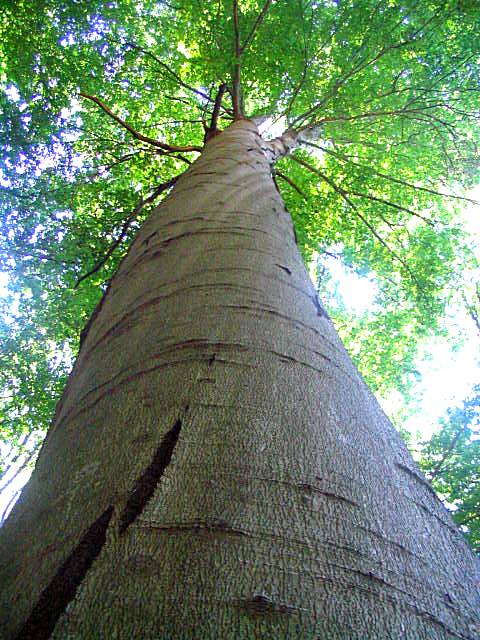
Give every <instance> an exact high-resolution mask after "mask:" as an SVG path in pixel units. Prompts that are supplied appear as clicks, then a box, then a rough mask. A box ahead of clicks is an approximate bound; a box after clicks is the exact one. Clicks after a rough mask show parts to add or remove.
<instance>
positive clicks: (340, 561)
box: [1, 0, 478, 638]
mask: <svg viewBox="0 0 480 640" xmlns="http://www.w3.org/2000/svg"><path fill="white" fill-rule="evenodd" d="M30 9H31V7H29V5H28V3H25V4H23V3H19V5H18V6H15V16H16V18H17V23H18V24H20V25H22V26H20V27H17V32H16V34H15V35H16V37H18V29H19V28H20V29H22V28H23V29H24V36H25V39H26V40H27V42H28V41H29V40H31V39H34V40H35V45H36V46H35V53H32V51H33V50H34V49H33V48H30V47H28V46H25V45H23V48H22V49H21V50H14V45H13V44H12V42H11V40H10V39H11V38H12V34H11V33H9V32H6V33H5V34H4V35H5V41H6V42H7V44H8V43H9V42H10V49H9V50H8V51H9V52H14V53H15V54H16V57H15V59H13V60H10V61H9V64H8V65H6V67H5V68H6V72H8V73H11V74H12V76H11V80H10V81H12V80H13V79H15V84H14V85H13V84H10V85H8V84H7V95H9V96H10V97H11V99H10V100H6V105H5V106H6V111H7V115H10V116H11V121H12V122H16V123H17V124H19V126H18V127H17V129H16V130H15V129H13V128H12V132H11V133H12V136H14V137H15V139H13V137H12V139H11V141H10V144H9V147H10V148H9V149H7V150H8V151H9V152H10V153H11V154H12V157H11V159H10V164H8V163H7V165H6V166H7V171H6V172H5V173H4V176H3V180H4V181H5V183H6V184H7V185H8V186H9V187H10V198H11V199H12V200H11V203H10V206H11V209H10V210H9V215H10V216H11V217H10V219H9V220H7V223H8V230H9V231H12V227H13V220H14V219H15V220H16V222H17V228H16V230H14V231H13V233H11V234H10V235H11V236H13V237H11V238H10V241H11V242H10V245H9V246H10V247H13V248H14V250H15V251H16V253H14V254H13V257H12V256H10V257H9V258H8V260H6V262H5V266H6V267H10V270H11V271H12V275H14V276H16V277H17V278H18V279H17V280H16V281H17V282H20V276H21V278H22V280H21V281H22V283H23V294H22V295H23V297H22V298H21V300H20V304H21V306H22V307H23V308H24V310H25V311H29V312H30V318H31V321H32V326H33V327H36V328H37V330H38V331H39V332H40V335H43V336H44V339H43V344H40V346H39V351H40V358H39V359H38V360H39V361H40V362H41V361H42V360H41V358H42V357H43V360H44V361H45V362H48V358H49V349H50V350H51V349H52V347H51V346H49V339H50V340H52V338H53V337H54V338H55V340H52V342H55V343H56V344H58V343H59V342H61V341H60V340H59V339H58V338H59V337H60V336H62V335H65V336H66V335H67V333H68V332H71V329H72V326H77V327H78V325H79V323H80V322H81V316H82V314H81V313H78V312H75V302H77V303H78V304H79V306H81V307H82V308H84V307H85V301H90V304H91V301H93V300H94V299H95V295H96V294H95V293H94V292H95V290H96V287H97V288H98V285H99V283H101V282H103V281H104V278H105V277H108V275H109V274H111V273H112V270H113V269H114V267H115V266H116V265H117V264H118V261H119V258H120V257H121V256H122V255H124V258H123V260H122V261H121V264H120V266H119V269H118V272H117V274H116V275H115V276H114V277H113V278H112V279H111V281H110V283H109V285H108V288H106V290H105V291H104V292H103V296H102V298H101V300H100V302H99V303H98V305H97V307H96V310H95V312H94V313H93V315H92V317H91V319H90V320H89V321H88V323H87V324H86V326H85V328H84V330H83V331H82V341H81V342H82V346H81V349H80V353H79V356H78V359H77V361H76V364H75V367H74V371H73V373H72V376H71V377H70V379H69V383H68V385H67V388H66V390H65V393H64V395H63V398H62V401H61V402H60V404H59V405H58V407H57V411H56V416H55V419H54V422H53V425H52V427H51V429H50V431H49V435H48V437H47V439H46V441H45V443H44V445H43V447H42V450H41V453H40V457H39V460H38V463H37V466H36V470H35V472H34V475H33V476H32V479H31V481H30V483H29V485H28V487H27V488H26V490H25V491H24V492H23V494H22V497H21V500H20V502H19V504H18V506H17V507H16V508H15V509H14V512H13V514H12V516H11V517H10V518H9V520H8V521H7V523H6V524H5V526H4V528H3V530H2V541H1V542H2V565H1V571H2V597H3V598H4V602H5V603H6V602H8V603H9V604H10V605H13V606H10V610H9V614H8V615H7V618H6V620H5V623H4V633H5V634H6V637H12V638H27V637H28V638H32V637H35V638H47V637H52V638H66V637H70V636H71V635H77V636H79V637H82V638H90V637H91V638H96V637H105V638H108V637H119V638H132V637H138V638H158V637H182V638H188V637H192V638H193V637H202V638H217V637H226V638H228V637H235V638H251V637H256V636H258V635H259V636H264V637H285V638H287V637H291V638H293V637H295V638H302V637H304V638H311V637H318V636H320V637H325V638H328V637H330V638H346V637H349V638H378V637H407V638H418V637H437V638H452V637H459V638H474V637H475V634H476V630H475V629H476V627H475V625H476V623H475V613H476V609H475V604H476V599H478V594H477V592H476V590H475V586H474V581H475V573H476V571H478V568H477V567H476V564H475V561H474V559H473V557H472V556H471V553H470V551H469V550H468V548H467V546H466V544H465V542H464V541H463V539H462V537H461V535H460V534H459V532H458V531H457V530H456V529H455V527H454V526H453V525H452V523H451V522H450V520H449V518H448V516H447V514H446V512H445V511H444V509H443V507H442V506H441V504H440V502H439V501H438V499H437V498H436V496H435V494H434V493H433V492H432V490H431V488H430V486H429V484H428V483H427V482H426V481H425V480H424V478H423V477H422V476H421V475H420V474H419V472H418V471H417V469H416V468H415V466H414V464H413V462H412V460H411V458H410V456H409V454H408V452H407V450H406V448H405V445H404V444H403V443H402V441H401V440H400V438H399V437H398V436H397V434H396V432H395V431H394V429H393V428H392V427H391V425H389V424H388V421H387V420H386V419H385V417H384V415H383V414H382V412H381V411H380V409H379V407H378V405H377V404H376V403H375V400H374V399H373V397H372V396H371V394H370V392H368V390H367V389H366V387H365V385H364V383H363V382H362V380H361V378H360V377H359V376H358V374H357V372H356V370H355V368H354V366H353V365H352V363H351V362H350V360H349V358H348V356H347V355H346V352H345V350H344V348H343V347H342V345H341V343H340V341H339V340H338V338H337V337H336V334H335V332H334V329H333V326H332V324H331V322H330V320H329V319H328V317H327V315H326V313H325V311H324V309H323V307H322V305H321V304H320V302H319V301H318V298H317V296H316V292H315V290H314V288H313V286H312V284H311V282H310V281H309V279H308V276H307V273H306V270H305V267H304V265H303V263H302V261H301V258H300V254H299V253H298V249H297V248H296V245H295V236H294V232H293V228H292V225H291V221H290V217H289V215H288V213H287V211H286V209H285V207H284V204H283V202H282V198H281V196H280V194H279V192H278V182H279V181H283V182H284V183H285V189H288V191H285V194H286V198H285V199H286V201H287V204H288V206H289V208H290V209H291V211H292V213H293V216H294V219H295V221H296V222H297V230H298V233H297V235H298V239H299V241H300V242H301V243H302V247H303V249H304V253H305V254H306V255H308V253H309V252H310V251H312V250H313V249H314V248H318V246H319V245H323V246H325V245H326V244H328V243H330V244H333V243H336V244H337V245H338V243H339V242H341V243H342V247H343V252H344V256H346V257H347V258H348V257H350V259H351V260H353V261H354V262H355V263H356V264H357V265H363V266H364V267H367V266H368V267H369V268H371V269H373V270H374V271H375V272H376V273H377V274H378V276H379V277H380V278H381V279H382V278H383V280H384V285H385V286H384V288H383V291H384V292H385V295H389V296H390V297H392V296H395V297H396V300H397V305H398V304H401V305H402V304H403V305H404V306H408V307H409V310H410V316H409V318H410V320H409V323H410V325H413V326H414V325H415V324H416V323H418V324H420V323H421V321H422V320H423V319H425V318H426V317H428V319H429V327H430V328H432V327H434V326H435V322H436V319H438V318H439V317H440V315H441V311H442V306H443V304H444V303H445V297H446V295H447V294H445V293H444V291H445V289H446V283H447V281H448V280H452V278H453V277H454V276H453V274H455V273H458V271H455V269H454V268H453V267H454V266H455V265H454V264H453V265H452V263H453V262H454V260H453V256H454V255H455V249H456V247H457V246H458V233H456V232H455V227H454V224H453V222H452V217H453V215H454V208H453V209H452V207H447V206H443V208H442V206H441V204H440V203H442V202H444V201H445V199H449V200H451V201H452V202H455V201H456V200H457V199H458V198H460V199H461V198H462V197H463V196H461V195H459V191H458V188H459V183H460V181H461V180H462V179H463V180H464V182H465V184H466V185H468V184H469V182H470V181H471V180H472V179H473V176H472V175H471V173H470V172H469V171H468V169H469V167H470V164H471V163H472V162H473V160H474V158H475V153H476V143H477V138H478V130H477V129H476V128H475V117H476V114H475V109H474V106H473V105H474V97H475V92H476V89H477V85H476V78H475V75H474V74H475V73H477V70H476V69H475V67H474V65H473V61H474V60H475V59H476V57H477V56H478V52H477V51H476V50H475V48H474V47H475V40H474V38H473V35H474V34H475V29H476V26H478V25H476V23H477V22H478V14H477V12H476V11H475V10H474V9H472V8H469V5H468V4H465V3H450V4H447V5H445V3H442V4H440V3H436V2H429V3H428V7H426V6H425V5H423V4H422V7H419V6H417V3H413V2H407V3H402V4H401V5H400V4H398V5H397V4H396V3H393V2H389V3H373V2H367V1H366V0H365V1H364V2H355V3H348V2H345V3H339V4H337V3H335V2H327V1H325V2H321V3H305V2H296V3H291V2H288V3H287V2H285V3H283V2H278V3H273V2H269V1H267V2H265V3H264V4H259V3H256V2H246V1H245V2H241V3H237V2H236V1H234V2H233V3H232V5H230V3H228V5H227V4H223V3H198V4H197V3H193V4H190V3H187V4H185V5H180V4H178V5H175V6H174V5H170V4H167V3H153V2H152V3H150V2H145V3H135V6H132V5H131V3H129V2H122V3H121V4H120V5H117V4H115V3H107V4H105V5H103V4H100V3H94V2H87V3H82V5H81V6H76V5H75V6H74V7H73V8H72V7H69V6H68V7H67V6H63V5H60V6H57V5H56V3H53V4H50V3H48V2H45V3H43V9H44V13H43V15H39V13H38V12H35V13H32V12H31V11H30ZM5 11H6V12H7V13H8V11H10V12H12V15H13V9H9V8H8V5H7V8H6V9H5ZM44 16H45V17H46V18H47V20H46V21H45V20H44ZM20 17H22V18H23V21H21V20H19V18H20ZM39 21H40V23H41V24H40V25H39V24H38V22H39ZM33 25H35V26H36V29H33V28H32V27H33ZM39 26H41V27H42V28H41V29H39V28H38V27H39ZM39 32H40V33H41V35H42V37H40V38H39V37H38V33H39ZM52 40H59V41H60V46H61V48H62V50H63V52H62V53H61V54H56V55H54V54H53V52H52ZM15 42H16V41H15ZM99 58H100V59H101V61H100V60H99ZM32 64H33V65H34V68H35V71H36V73H37V75H36V77H35V78H32V77H31V75H29V76H28V80H23V77H25V74H23V75H22V71H24V70H25V68H26V67H27V68H30V65H32ZM100 68H101V70H102V72H101V73H100V72H99V69H100ZM15 74H16V75H15ZM105 77H106V78H108V80H109V82H108V83H107V84H105ZM158 80H160V82H161V88H162V91H160V90H159V88H158V86H157V85H158ZM77 83H78V85H80V87H79V88H80V92H79V94H78V96H79V97H78V100H79V101H80V99H83V100H84V101H85V103H86V104H88V105H89V106H88V107H86V106H85V107H81V106H80V104H82V103H80V102H78V103H73V104H72V103H71V102H70V95H69V94H70V91H71V88H72V87H75V86H76V85H77ZM119 85H120V86H121V87H123V90H124V95H123V97H122V98H120V97H119V93H118V92H119V91H120V88H119ZM100 91H102V94H101V95H99V94H100ZM22 96H23V98H22ZM42 96H43V97H42ZM149 96H150V97H149ZM62 105H64V106H63V109H64V110H63V111H60V109H61V108H62ZM67 109H68V110H67ZM87 109H88V110H87ZM15 110H17V112H18V113H15ZM79 113H81V114H82V115H81V116H79V115H78V114H79ZM20 114H23V115H20ZM53 114H57V115H56V117H57V120H56V123H55V126H56V127H57V128H58V130H57V132H56V133H55V134H52V128H51V127H52V125H51V118H52V115H53ZM262 114H263V115H267V116H269V117H271V118H274V119H279V118H285V119H286V131H285V133H284V134H283V135H282V136H280V137H279V138H276V139H274V140H268V139H266V137H261V136H260V135H259V133H258V130H257V127H256V125H257V124H258V122H259V121H260V120H261V119H262V117H259V116H262ZM167 117H168V120H166V118H167ZM232 121H233V124H232V125H231V126H228V127H226V125H227V124H229V123H230V122H232ZM224 127H226V128H224ZM75 128H76V131H75ZM167 135H168V142H167ZM32 148H33V149H35V150H36V151H37V154H36V156H33V155H32ZM19 149H23V150H22V151H19ZM27 151H28V152H27ZM54 152H56V154H57V157H58V155H60V156H62V157H63V159H64V166H63V167H60V169H63V171H56V172H52V171H51V170H49V165H51V163H52V157H53V153H54ZM78 154H82V158H81V159H83V160H86V159H87V158H88V154H91V155H90V162H91V166H90V168H85V164H82V166H78V165H80V158H79V155H78ZM198 154H201V155H200V157H199V158H198V159H197V160H196V161H195V162H193V164H192V161H193V160H194V158H195V157H196V156H197V155H198ZM39 159H40V161H39ZM185 164H186V165H191V166H190V168H189V169H188V170H187V172H186V173H184V174H183V175H181V176H180V177H179V175H178V174H179V167H180V166H181V165H185ZM272 167H274V168H273V169H272ZM465 169H466V170H465ZM159 175H160V176H161V177H160V179H159V177H158V176H159ZM307 175H308V176H309V178H308V179H307V178H306V176H307ZM34 178H35V179H34ZM272 178H274V179H275V180H276V181H277V187H276V186H275V183H274V181H273V179H272ZM20 182H21V183H22V186H23V188H24V189H23V190H22V192H20V190H19V188H20ZM173 185H175V186H173ZM172 187H173V190H172ZM290 190H291V191H290ZM140 192H143V195H142V194H141V193H140ZM51 194H52V195H51ZM162 194H163V197H165V195H166V194H168V195H167V196H166V198H165V199H164V202H163V203H162V204H161V205H160V206H159V207H157V208H154V209H153V211H152V212H151V213H150V215H149V216H148V217H147V218H146V221H145V222H144V223H143V225H142V228H141V230H140V231H139V232H138V233H136V230H137V228H138V222H139V220H140V219H141V218H144V217H145V212H146V210H147V207H149V206H151V205H152V204H153V203H154V202H155V201H157V200H159V199H160V198H161V197H162ZM293 194H295V196H296V197H297V200H296V201H294V200H293V199H292V195H293ZM50 195H51V197H50ZM300 198H301V199H302V200H304V201H305V202H304V203H303V204H302V203H301V201H300ZM40 200H44V201H45V202H43V203H42V206H41V207H40V206H39V205H38V203H39V201H40ZM13 203H15V204H13ZM32 203H33V204H32ZM434 204H435V205H436V208H435V210H434V208H433V207H434ZM447 224H448V229H447V228H446V227H447ZM102 230H104V232H105V235H104V236H102V238H101V239H100V241H99V239H98V238H97V236H98V234H99V231H100V232H101V231H102ZM133 238H134V240H133V243H132V239H133ZM52 241H55V243H56V244H57V246H56V247H52V246H51V245H52ZM129 244H130V245H131V246H130V249H129V251H128V253H126V254H125V250H126V247H127V246H128V245H129ZM92 252H93V255H92ZM95 253H96V254H97V255H95ZM20 256H23V257H25V256H26V257H27V260H26V261H25V263H24V264H23V265H22V266H21V267H20V265H19V263H18V257H20ZM86 260H89V261H90V264H88V265H87V266H85V262H86ZM59 264H60V266H59ZM19 271H22V273H19ZM55 279H56V281H57V284H56V285H55V283H52V280H55ZM25 283H29V289H28V291H25ZM41 283H45V286H44V287H43V288H40V284H41ZM47 283H48V285H47ZM62 285H63V286H62ZM65 285H69V286H68V287H66V286H65ZM442 293H444V295H443V297H442V295H441V294H442ZM38 298H40V300H41V301H42V302H41V304H39V303H38ZM53 308H55V309H56V313H57V314H58V316H59V319H61V322H59V325H60V326H59V327H57V328H55V329H53V335H52V334H50V335H49V334H48V332H47V331H48V330H47V327H51V326H52V323H51V320H49V321H47V316H48V315H49V314H51V312H52V309H53ZM24 326H27V327H28V325H24ZM14 329H15V331H13V332H12V333H13V336H14V337H15V338H17V339H18V340H19V341H21V340H22V339H23V340H25V341H26V338H24V337H23V336H25V335H27V333H26V331H25V329H22V330H19V329H17V328H16V327H14ZM6 330H11V327H10V328H9V327H7V328H6ZM41 330H43V334H42V331H41ZM50 330H51V329H50ZM62 332H63V334H62ZM42 347H43V348H42ZM14 378H15V376H14ZM15 396H16V394H13V395H12V398H13V400H12V405H11V408H12V407H13V409H12V411H11V415H13V416H14V414H15V410H16V408H15V404H14V403H15ZM8 400H9V399H8V398H7V399H6V401H7V402H8ZM37 424H38V423H37ZM14 540H15V542H16V544H15V545H14V544H13V541H14ZM477 607H478V602H477Z"/></svg>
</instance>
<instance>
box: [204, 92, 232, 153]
mask: <svg viewBox="0 0 480 640" xmlns="http://www.w3.org/2000/svg"><path fill="white" fill-rule="evenodd" d="M226 90H227V85H226V84H225V83H222V84H221V85H220V86H219V88H218V92H217V95H216V98H215V104H214V106H213V111H212V117H211V119H210V126H207V127H206V129H205V142H207V140H210V138H212V137H213V136H214V135H215V134H216V133H217V124H218V117H219V115H220V108H221V106H222V100H223V96H224V94H225V91H226Z"/></svg>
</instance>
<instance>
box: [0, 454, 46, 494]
mask: <svg viewBox="0 0 480 640" xmlns="http://www.w3.org/2000/svg"><path fill="white" fill-rule="evenodd" d="M40 444H41V443H40V442H37V444H36V445H35V446H34V448H33V449H32V450H31V451H27V452H26V453H27V457H26V458H25V460H23V461H22V464H21V465H20V466H19V467H18V468H17V469H16V470H15V473H14V474H13V476H12V477H11V478H9V479H8V480H7V482H5V484H3V485H2V486H1V487H0V492H3V491H5V489H6V488H7V487H8V486H9V485H10V484H11V483H12V482H13V481H14V480H15V478H17V477H18V474H19V473H20V472H21V471H23V470H24V469H25V468H26V467H27V466H28V464H29V463H30V462H31V461H32V459H33V457H34V455H35V454H36V453H37V451H38V449H39V448H40ZM11 468H12V465H10V466H9V467H8V469H7V471H10V469H11ZM5 475H6V473H5V474H3V477H5Z"/></svg>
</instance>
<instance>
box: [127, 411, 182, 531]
mask: <svg viewBox="0 0 480 640" xmlns="http://www.w3.org/2000/svg"><path fill="white" fill-rule="evenodd" d="M181 428H182V421H181V420H180V419H178V420H177V421H176V422H175V424H174V425H173V427H172V428H171V429H170V431H168V433H166V434H165V436H164V438H163V440H162V442H161V443H160V446H159V447H158V449H157V450H156V452H155V455H154V456H153V459H152V461H151V463H150V464H149V465H148V467H147V468H146V469H145V470H144V471H143V473H142V474H141V475H140V476H139V477H138V478H137V480H136V482H135V484H134V486H133V489H132V491H131V493H130V496H129V498H128V500H127V503H126V505H125V507H124V509H123V511H122V513H121V515H120V522H119V525H118V531H119V533H124V532H125V531H126V530H127V529H128V527H129V526H130V525H131V524H132V522H134V521H135V520H136V518H137V517H138V516H139V515H140V514H141V513H142V511H143V510H144V509H145V507H146V505H147V502H148V501H149V500H150V498H151V497H152V495H153V492H154V491H155V488H156V486H157V484H158V483H159V481H160V478H161V477H162V476H163V474H164V473H165V469H166V468H167V467H168V465H169V464H170V462H171V460H172V456H173V452H174V450H175V447H176V445H177V442H178V438H179V435H180V431H181Z"/></svg>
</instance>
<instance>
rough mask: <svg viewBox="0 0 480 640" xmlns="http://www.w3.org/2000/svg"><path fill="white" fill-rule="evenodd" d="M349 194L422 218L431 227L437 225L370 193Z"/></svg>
mask: <svg viewBox="0 0 480 640" xmlns="http://www.w3.org/2000/svg"><path fill="white" fill-rule="evenodd" d="M348 193H349V194H350V195H352V196H357V197H358V198H366V199H367V200H372V201H373V202H380V203H381V204H385V205H387V207H391V208H392V209H397V210H398V211H405V213H409V214H410V215H411V216H415V217H417V218H420V220H423V221H424V222H426V223H427V224H428V225H430V226H431V227H435V224H434V223H433V222H432V221H431V220H429V219H428V218H425V216H422V215H421V214H420V213H417V212H416V211H413V210H412V209H408V208H407V207H402V206H401V205H399V204H396V203H395V202H390V201H389V200H383V199H382V198H377V197H376V196H372V195H370V194H369V193H361V192H360V191H348Z"/></svg>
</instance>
